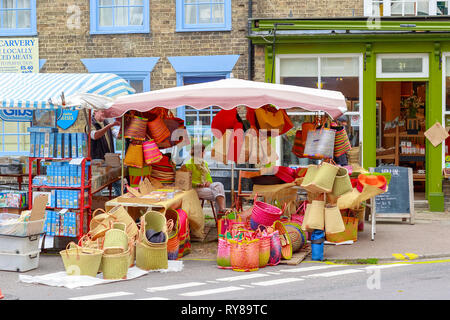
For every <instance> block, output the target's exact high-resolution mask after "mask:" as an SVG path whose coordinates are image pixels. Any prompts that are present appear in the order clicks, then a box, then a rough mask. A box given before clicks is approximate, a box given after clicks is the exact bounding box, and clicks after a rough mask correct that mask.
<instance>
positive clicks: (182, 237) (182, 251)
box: [177, 209, 191, 258]
mask: <svg viewBox="0 0 450 320" xmlns="http://www.w3.org/2000/svg"><path fill="white" fill-rule="evenodd" d="M177 212H178V219H179V220H178V221H179V225H180V227H179V228H180V229H179V232H178V237H179V247H178V258H182V257H184V256H185V255H187V254H188V253H189V252H191V237H190V229H189V219H188V215H187V213H186V211H184V210H183V209H177Z"/></svg>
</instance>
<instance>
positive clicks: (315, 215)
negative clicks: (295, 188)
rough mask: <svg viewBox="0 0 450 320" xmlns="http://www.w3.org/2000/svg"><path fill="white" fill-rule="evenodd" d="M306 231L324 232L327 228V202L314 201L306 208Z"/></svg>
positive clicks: (304, 222) (304, 226)
mask: <svg viewBox="0 0 450 320" xmlns="http://www.w3.org/2000/svg"><path fill="white" fill-rule="evenodd" d="M306 210H307V211H306V214H305V219H304V220H303V225H302V227H303V228H304V230H307V231H310V230H323V229H324V228H325V201H319V200H313V202H312V203H311V204H308V205H307V207H306Z"/></svg>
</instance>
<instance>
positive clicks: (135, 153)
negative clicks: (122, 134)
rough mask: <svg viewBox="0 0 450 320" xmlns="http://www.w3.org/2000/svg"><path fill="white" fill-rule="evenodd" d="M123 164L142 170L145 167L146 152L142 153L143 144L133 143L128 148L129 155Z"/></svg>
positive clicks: (127, 154) (126, 155)
mask: <svg viewBox="0 0 450 320" xmlns="http://www.w3.org/2000/svg"><path fill="white" fill-rule="evenodd" d="M123 163H124V164H125V165H127V166H129V167H136V168H142V167H143V166H144V152H143V151H142V144H134V143H131V144H130V146H129V147H128V150H127V153H126V154H125V159H124V161H123Z"/></svg>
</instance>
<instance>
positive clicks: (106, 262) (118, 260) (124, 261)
mask: <svg viewBox="0 0 450 320" xmlns="http://www.w3.org/2000/svg"><path fill="white" fill-rule="evenodd" d="M130 254H131V248H128V250H126V251H124V252H122V253H118V254H103V257H102V272H103V279H126V278H127V273H128V267H129V265H130V263H129V262H130Z"/></svg>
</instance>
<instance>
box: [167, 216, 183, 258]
mask: <svg viewBox="0 0 450 320" xmlns="http://www.w3.org/2000/svg"><path fill="white" fill-rule="evenodd" d="M176 228H177V227H176V225H175V224H174V222H173V220H172V219H169V220H167V234H168V236H169V239H168V240H167V257H168V259H169V260H177V259H178V250H179V246H180V240H179V239H178V231H177V229H176Z"/></svg>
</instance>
